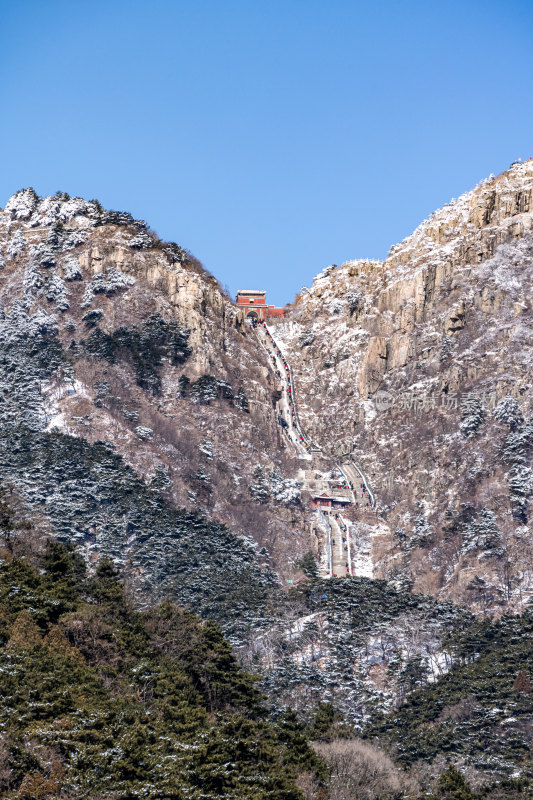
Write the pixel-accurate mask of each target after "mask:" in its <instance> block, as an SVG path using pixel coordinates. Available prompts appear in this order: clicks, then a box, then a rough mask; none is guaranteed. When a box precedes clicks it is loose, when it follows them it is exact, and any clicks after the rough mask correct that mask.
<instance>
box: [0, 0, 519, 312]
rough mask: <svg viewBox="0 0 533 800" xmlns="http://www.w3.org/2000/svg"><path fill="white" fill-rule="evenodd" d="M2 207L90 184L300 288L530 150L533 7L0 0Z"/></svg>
mask: <svg viewBox="0 0 533 800" xmlns="http://www.w3.org/2000/svg"><path fill="white" fill-rule="evenodd" d="M0 74H1V78H0V116H1V124H0V152H1V153H2V169H1V171H0V205H4V204H5V202H6V200H7V198H8V197H9V196H10V195H11V194H12V193H13V192H15V191H16V190H17V189H19V188H22V187H25V186H29V185H32V186H33V187H34V188H35V189H36V191H37V192H38V193H39V194H50V193H54V192H55V191H56V190H58V189H61V190H63V191H67V192H69V193H70V194H71V195H82V196H84V197H87V198H93V197H97V198H98V199H99V200H100V201H101V202H102V204H103V205H104V206H106V207H108V208H116V209H123V210H127V211H131V212H132V213H133V214H134V215H135V216H136V217H141V218H143V219H146V220H147V221H148V222H149V224H150V225H151V226H152V227H153V228H154V229H155V230H156V231H157V232H158V233H159V235H160V236H162V237H163V238H166V239H171V240H174V241H177V242H179V243H180V244H182V245H183V246H185V247H187V248H189V249H190V250H191V251H192V252H193V253H194V254H195V255H196V256H197V257H198V258H199V259H200V260H201V261H203V263H204V264H205V266H206V267H207V268H208V269H209V270H211V272H213V273H214V274H215V275H216V277H217V278H218V279H219V280H220V281H221V283H223V284H227V285H228V286H229V288H230V290H231V291H235V290H236V289H238V288H266V289H267V290H268V292H269V299H270V301H271V302H276V303H279V304H283V303H285V302H288V301H290V300H292V299H293V297H294V294H295V293H296V292H297V291H298V290H299V289H300V287H301V286H302V285H308V284H310V282H311V280H312V278H313V276H314V275H315V274H316V273H317V272H319V271H320V270H321V269H322V268H323V267H324V266H326V265H327V264H330V263H341V262H342V261H344V260H346V259H348V258H359V257H375V258H380V257H383V256H384V255H385V254H386V252H387V250H388V249H389V247H390V245H391V244H393V243H395V242H396V241H398V240H400V239H401V238H403V237H404V236H406V235H408V234H409V233H410V232H411V231H412V230H413V229H414V228H415V227H416V225H417V224H418V223H419V222H420V221H421V220H422V219H423V218H424V217H426V216H427V215H428V214H429V213H431V211H433V210H434V209H435V208H437V207H439V206H440V205H442V204H443V203H445V202H447V201H448V200H449V199H450V197H452V196H457V195H459V194H460V193H461V192H463V191H465V190H467V189H469V188H471V187H472V186H473V185H475V184H476V183H477V182H478V181H479V180H480V179H482V178H484V177H486V176H487V175H488V174H490V173H491V172H494V173H498V172H500V171H501V170H503V169H506V168H507V167H508V165H509V163H510V162H511V161H512V160H514V159H516V158H518V157H519V156H522V157H523V158H525V157H528V156H530V155H533V97H532V95H533V2H532V1H531V0H499V2H494V0H485V2H478V0H446V2H432V1H431V0H423V1H422V0H420V2H417V1H416V0H415V1H414V2H409V0H405V2H400V1H399V0H398V1H395V0H382V1H381V2H380V0H372V1H371V2H370V1H369V2H358V0H321V1H320V2H317V1H316V0H283V2H281V0H268V2H267V1H266V0H247V1H246V2H245V1H244V0H151V2H148V1H146V2H139V0H127V1H126V0H124V2H122V1H121V0H105V2H103V1H102V0H91V2H82V1H81V0H67V1H66V2H62V0H47V1H46V2H43V0H16V2H7V0H0Z"/></svg>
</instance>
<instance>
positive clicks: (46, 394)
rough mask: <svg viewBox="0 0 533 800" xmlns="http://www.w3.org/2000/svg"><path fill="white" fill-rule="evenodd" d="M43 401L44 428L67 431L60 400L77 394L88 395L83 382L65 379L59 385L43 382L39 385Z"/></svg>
mask: <svg viewBox="0 0 533 800" xmlns="http://www.w3.org/2000/svg"><path fill="white" fill-rule="evenodd" d="M41 394H42V396H43V401H44V413H45V420H46V430H47V431H51V430H60V431H69V430H70V429H69V427H68V424H67V419H66V416H65V414H64V411H63V410H62V408H61V400H63V399H64V398H65V397H72V396H73V395H78V396H82V397H90V395H89V393H88V392H87V387H86V386H85V384H83V383H81V381H78V380H72V381H71V380H67V381H65V382H64V383H61V384H59V385H52V384H50V383H45V384H43V385H42V386H41Z"/></svg>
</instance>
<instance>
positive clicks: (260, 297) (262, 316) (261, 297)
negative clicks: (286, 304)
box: [237, 289, 285, 322]
mask: <svg viewBox="0 0 533 800" xmlns="http://www.w3.org/2000/svg"><path fill="white" fill-rule="evenodd" d="M237 305H238V307H239V308H241V309H242V310H243V311H244V316H245V317H246V319H251V320H253V319H255V320H257V321H259V322H264V321H265V320H266V319H268V317H283V316H284V315H285V309H283V308H276V306H269V305H267V302H266V292H264V291H262V290H261V291H260V290H257V289H239V291H238V292H237Z"/></svg>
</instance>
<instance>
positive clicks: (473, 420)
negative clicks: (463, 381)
mask: <svg viewBox="0 0 533 800" xmlns="http://www.w3.org/2000/svg"><path fill="white" fill-rule="evenodd" d="M485 416H486V414H485V410H484V408H483V404H482V402H481V400H480V398H479V397H477V396H476V395H475V394H467V395H466V397H464V398H463V399H462V401H461V417H462V418H461V422H460V423H459V428H460V429H461V431H462V433H463V435H464V436H466V438H467V439H472V438H473V437H474V436H475V435H476V433H477V432H478V430H479V428H480V427H481V426H482V425H483V422H484V421H485Z"/></svg>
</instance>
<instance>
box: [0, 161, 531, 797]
mask: <svg viewBox="0 0 533 800" xmlns="http://www.w3.org/2000/svg"><path fill="white" fill-rule="evenodd" d="M532 278H533V161H529V162H526V163H523V164H514V165H512V166H511V168H510V169H509V170H508V171H507V172H505V173H503V174H502V175H500V176H498V177H496V178H495V177H491V178H489V179H488V180H486V181H484V182H483V183H481V184H480V185H479V186H478V187H476V188H475V189H474V190H472V191H471V192H468V193H467V194H465V195H463V196H462V197H460V198H459V199H458V200H453V201H452V202H451V203H449V204H448V205H447V206H445V207H444V208H442V209H440V210H439V211H437V212H435V214H433V215H432V216H431V217H430V219H429V220H427V221H425V222H423V223H422V225H420V227H419V228H417V230H416V231H415V232H414V233H413V234H412V235H411V236H409V237H408V238H407V239H405V240H404V241H403V242H401V243H400V244H399V245H396V246H395V247H393V248H392V249H391V251H390V253H389V255H388V257H387V258H386V259H385V260H384V261H383V262H380V261H368V260H365V261H347V262H345V263H344V264H342V265H341V266H339V267H337V266H336V265H332V266H330V267H327V268H326V269H325V270H323V272H321V273H320V275H318V276H317V277H316V278H315V279H314V281H313V283H312V286H311V287H310V288H304V289H302V290H301V292H300V294H299V295H298V296H297V297H296V299H295V301H294V303H293V304H292V305H290V306H288V307H287V308H286V309H285V315H284V316H282V317H276V318H268V319H267V320H266V324H264V323H263V322H257V321H256V320H253V321H252V318H251V317H248V318H247V317H246V312H245V311H243V310H242V309H241V308H239V307H238V306H237V305H236V304H234V303H233V302H232V299H231V298H230V297H228V296H227V294H225V292H224V291H223V290H222V289H221V287H220V285H219V284H218V282H217V280H216V279H215V278H214V277H213V276H211V275H210V274H209V273H207V272H206V270H205V269H204V268H203V267H202V265H201V264H200V263H199V262H198V261H197V260H196V259H195V258H194V257H193V256H192V255H191V254H190V253H189V252H188V251H187V250H185V249H183V248H182V247H181V246H179V245H177V244H174V243H170V242H164V241H162V240H161V239H159V237H158V236H157V235H156V234H155V233H154V232H153V231H152V230H151V229H150V228H149V227H148V226H147V224H146V223H145V222H143V221H140V220H135V219H134V218H133V217H132V216H131V215H130V214H128V213H126V212H117V211H107V210H105V209H103V208H102V206H101V205H100V203H99V202H98V201H96V200H89V201H86V200H84V199H81V198H71V197H69V196H68V195H67V194H65V193H61V192H58V193H57V194H56V195H55V196H53V197H45V198H40V197H38V196H37V195H36V194H35V192H34V191H33V190H32V189H24V190H21V191H20V192H18V193H17V194H15V195H14V196H13V197H12V198H10V199H9V200H8V202H7V204H6V205H5V207H4V209H3V210H0V363H1V365H2V374H1V379H0V421H1V426H0V467H1V473H2V478H1V484H0V535H1V539H2V541H1V547H0V556H1V563H0V639H1V648H0V651H1V652H0V656H1V658H2V659H3V662H2V664H3V665H2V664H0V682H2V681H4V683H3V684H2V685H3V687H4V695H5V696H6V697H7V698H8V702H7V705H6V709H7V710H6V711H5V714H4V717H3V720H4V723H3V724H5V728H6V731H8V732H9V737H10V738H9V744H8V745H6V749H5V752H4V751H1V752H0V785H1V787H2V791H4V789H5V791H6V792H7V794H4V795H3V796H5V797H13V798H18V797H20V798H23V797H24V798H26V797H27V798H30V797H49V796H53V797H55V796H58V797H63V798H65V799H66V798H70V797H72V796H74V794H76V796H82V797H90V796H91V794H90V791H91V789H90V786H91V781H94V782H95V783H94V785H95V786H97V787H98V789H97V791H98V792H99V794H98V797H102V798H110V799H111V798H115V797H140V796H142V797H150V798H151V797H154V798H155V797H177V798H182V797H192V798H198V799H199V798H200V797H202V798H215V797H227V798H232V800H233V798H235V800H239V798H243V800H244V798H250V800H259V798H263V797H264V798H267V797H271V798H279V800H284V798H294V800H298V798H303V797H305V798H306V800H312V798H315V799H316V800H327V798H328V797H330V798H332V799H333V800H335V799H336V798H341V797H356V796H357V797H358V798H359V797H364V798H368V800H370V798H371V797H377V796H379V797H383V798H390V800H392V799H393V798H398V797H402V796H403V797H413V798H419V797H422V796H425V797H428V796H429V797H435V798H441V800H442V798H446V797H454V798H455V797H457V798H459V797H461V798H462V800H465V798H466V800H469V799H470V798H472V799H473V798H476V800H477V798H480V800H481V798H482V797H485V798H492V797H493V798H494V800H497V799H498V798H505V797H519V796H520V797H524V798H526V797H530V794H528V792H530V790H529V789H528V788H527V787H528V785H529V784H528V783H527V782H528V781H529V780H530V779H532V778H533V760H532V759H531V742H532V741H533V729H532V726H531V718H532V716H531V714H532V711H533V707H532V701H531V697H532V693H531V682H530V679H531V676H532V675H533V647H532V644H531V636H532V622H531V619H532V618H531V600H532V597H533V566H532V565H533V534H532V531H531V523H530V519H531V514H532V513H533V509H531V508H530V496H531V490H532V487H533V422H532V418H531V413H532V402H533V392H532V385H531V365H532V347H533V336H532V332H533V319H532V313H533V312H532V299H533V298H532V295H531V292H532V289H531V286H532ZM254 280H255V279H254ZM192 615H195V616H194V617H193V616H192ZM224 637H225V640H224ZM189 639H190V640H191V642H192V644H191V645H190V646H189V644H188V642H189ZM232 648H233V650H232ZM26 652H27V653H29V654H30V655H29V656H28V658H29V661H28V659H26V656H25V653H26ZM30 656H31V657H30ZM202 659H203V660H202ZM54 670H57V671H58V675H59V679H58V684H57V687H55V686H54V682H53V680H52V676H53V674H54ZM246 670H249V672H248V671H246ZM69 674H72V675H73V676H74V677H73V681H74V682H75V684H76V686H78V687H79V691H78V690H76V692H74V693H72V692H70V689H68V675H69ZM13 675H15V676H18V678H17V680H18V679H20V680H23V682H24V684H25V685H26V684H27V683H28V681H29V682H30V683H31V682H32V681H35V685H36V686H41V688H40V689H39V690H38V694H39V693H41V692H44V693H45V695H46V697H47V698H48V699H47V701H46V704H48V705H49V707H48V706H47V708H46V709H45V708H44V705H46V704H44V705H43V706H42V707H41V706H40V705H39V703H40V700H37V699H36V696H34V695H32V694H31V691H30V690H29V689H28V691H27V692H26V693H25V694H24V695H23V697H21V698H18V697H17V695H16V692H15V690H14V683H13V681H15V682H16V680H15V678H13V680H11V678H10V676H13ZM2 676H3V677H2ZM254 683H255V684H256V686H257V688H258V689H259V690H260V692H261V694H260V693H259V692H258V691H257V688H254ZM69 692H70V694H69ZM67 695H68V698H67V699H65V698H66V697H67ZM39 696H40V694H39ZM61 698H63V700H61ZM62 703H63V705H62ZM50 709H52V710H50ZM54 709H55V710H54ZM15 718H16V722H13V719H15ZM191 720H192V721H191ZM189 723H190V724H189ZM130 724H131V725H132V726H133V729H132V730H134V733H131V734H130V732H129V729H128V725H130ZM106 726H110V727H112V728H113V729H114V730H115V731H116V732H117V736H118V740H120V742H121V743H122V744H120V745H116V744H114V742H115V739H116V737H115V738H114V737H113V736H112V737H111V738H110V739H109V738H108V739H105V741H104V740H103V739H101V738H100V737H99V735H98V733H97V731H98V729H100V728H101V729H103V730H107V728H106ZM167 734H168V736H167ZM104 738H105V737H104ZM118 740H117V741H118ZM234 740H235V741H234ZM310 740H312V741H314V742H315V745H314V749H312V748H310V747H309V745H308V742H309V741H310ZM347 743H348V744H347ZM241 745H242V747H241ZM343 747H353V748H355V750H353V752H352V751H350V753H351V755H350V758H351V759H355V761H356V762H357V764H364V765H365V769H367V768H368V769H369V770H371V771H372V770H373V772H372V775H373V776H374V778H373V780H374V779H376V780H378V779H377V778H375V776H376V775H378V776H380V777H379V781H381V780H382V781H383V782H382V783H380V784H379V786H380V787H381V788H379V787H378V788H376V789H375V791H374V789H372V791H370V789H369V788H368V787H366V786H365V782H364V781H362V783H361V784H360V785H358V787H356V788H353V787H352V788H351V789H350V790H349V791H350V792H352V794H349V793H347V794H344V795H343V794H342V792H341V791H340V790H339V791H337V789H335V782H334V778H333V777H332V776H333V772H334V769H333V767H332V766H331V765H332V764H337V761H336V760H335V759H340V760H342V758H344V756H342V753H345V751H344V750H343ZM47 748H48V749H47ZM335 748H337V749H335ZM346 752H347V751H346ZM140 754H142V755H140ZM345 755H346V753H345ZM139 759H141V761H142V763H143V764H145V768H143V769H140V768H136V766H135V764H136V762H138V761H139ZM163 762H164V763H165V764H171V765H172V766H171V767H169V768H168V769H169V770H170V771H169V772H166V773H165V781H166V783H165V781H163V782H161V781H160V779H159V778H158V770H160V767H161V764H162V763H163ZM338 763H340V761H339V762H338ZM343 763H344V762H343ZM243 764H244V765H245V766H242V765H243ZM254 764H259V765H260V768H259V767H258V768H257V770H255V771H254V768H253V765H254ZM450 764H451V765H452V766H450ZM454 764H455V765H456V766H457V765H459V766H461V767H462V768H463V771H466V772H467V773H468V780H469V781H470V782H471V784H472V786H473V787H474V788H473V789H471V788H470V786H469V785H468V784H467V783H464V785H463V784H462V783H461V781H462V780H463V778H462V777H461V776H460V775H459V773H456V772H455V771H454V767H453V765H454ZM52 765H55V766H54V767H52ZM241 767H242V768H241ZM2 769H4V773H5V776H7V777H5V776H4V777H2V775H4V773H2V771H1V770H2ZM339 769H340V767H339ZM328 770H329V772H328ZM200 773H201V775H202V776H203V777H202V779H201V780H199V779H198V777H197V775H198V774H200ZM339 774H340V773H339ZM106 775H108V776H109V775H112V776H113V777H112V780H113V781H114V782H115V783H113V785H112V786H111V784H106V780H107V778H106ZM58 776H63V777H58ZM65 776H66V777H65ZM328 776H329V777H328ZM458 776H459V777H458ZM2 781H4V783H2ZM39 781H41V783H39ZM54 781H55V782H54ZM439 781H440V782H439ZM454 781H455V784H454V785H456V784H457V785H456V789H457V786H459V788H460V790H461V792H462V791H463V790H464V792H463V794H461V793H460V792H459V789H457V791H458V792H459V794H457V793H456V794H453V793H452V794H446V792H447V791H448V789H447V787H448V786H449V785H451V784H450V782H451V783H453V782H454ZM457 781H459V783H457ZM43 782H44V783H43ZM341 783H342V781H341ZM377 785H378V784H376V786H377ZM39 786H40V787H41V788H39ZM60 786H61V787H62V786H65V787H66V788H65V792H66V794H62V793H61V792H62V791H63V790H62V789H61V791H60V790H59V789H58V788H57V787H60ZM116 786H120V787H121V789H120V790H117V791H118V793H116V791H115V788H114V787H116ZM124 786H127V789H123V787H124ZM6 787H7V788H6ZM21 787H22V788H21ZM36 787H37V788H36ZM47 787H48V788H47ZM50 787H52V788H50ZM110 787H111V788H110ZM461 787H462V788H461ZM337 788H338V787H337ZM121 791H124V793H120V792H121ZM346 791H347V792H348V789H346ZM454 791H455V789H454ZM335 792H337V793H335ZM339 792H340V793H339ZM469 793H470V794H469Z"/></svg>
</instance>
